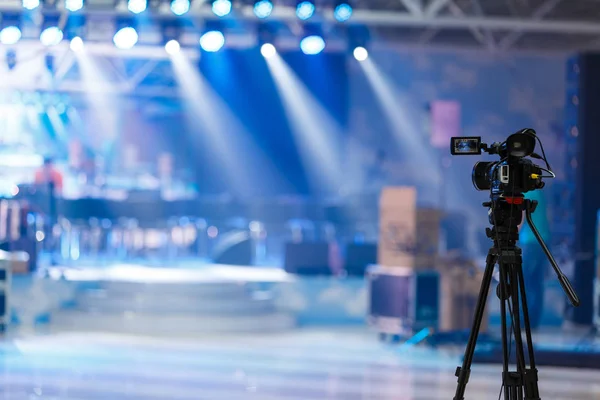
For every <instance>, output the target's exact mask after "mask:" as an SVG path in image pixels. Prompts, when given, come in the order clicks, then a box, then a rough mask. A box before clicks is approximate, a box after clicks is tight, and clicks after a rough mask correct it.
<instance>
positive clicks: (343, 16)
mask: <svg viewBox="0 0 600 400" xmlns="http://www.w3.org/2000/svg"><path fill="white" fill-rule="evenodd" d="M333 16H334V17H335V19H337V20H338V21H339V22H345V21H348V20H349V19H350V17H351V16H352V6H351V5H350V4H348V3H346V2H341V3H338V5H337V6H336V7H335V9H334V10H333Z"/></svg>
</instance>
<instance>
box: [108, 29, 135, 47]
mask: <svg viewBox="0 0 600 400" xmlns="http://www.w3.org/2000/svg"><path fill="white" fill-rule="evenodd" d="M137 41H138V34H137V32H136V30H135V29H134V28H132V27H131V26H127V27H125V28H121V29H119V30H118V31H117V33H115V36H114V37H113V42H114V44H115V46H116V47H117V48H118V49H123V50H127V49H131V48H132V47H133V46H135V44H136V43H137Z"/></svg>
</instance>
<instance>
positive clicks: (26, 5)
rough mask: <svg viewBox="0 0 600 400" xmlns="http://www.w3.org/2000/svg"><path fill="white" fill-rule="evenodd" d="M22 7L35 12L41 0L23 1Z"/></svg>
mask: <svg viewBox="0 0 600 400" xmlns="http://www.w3.org/2000/svg"><path fill="white" fill-rule="evenodd" d="M22 5H23V8H24V9H26V10H35V9H36V8H38V7H39V6H40V0H23V2H22Z"/></svg>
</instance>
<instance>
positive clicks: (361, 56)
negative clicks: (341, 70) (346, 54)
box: [353, 46, 369, 61]
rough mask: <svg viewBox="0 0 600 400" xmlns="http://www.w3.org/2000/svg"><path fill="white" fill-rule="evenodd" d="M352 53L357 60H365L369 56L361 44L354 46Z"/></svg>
mask: <svg viewBox="0 0 600 400" xmlns="http://www.w3.org/2000/svg"><path fill="white" fill-rule="evenodd" d="M353 54H354V58H356V59H357V60H358V61H365V60H366V59H367V58H369V52H368V51H367V49H365V48H364V47H361V46H359V47H357V48H355V49H354V52H353Z"/></svg>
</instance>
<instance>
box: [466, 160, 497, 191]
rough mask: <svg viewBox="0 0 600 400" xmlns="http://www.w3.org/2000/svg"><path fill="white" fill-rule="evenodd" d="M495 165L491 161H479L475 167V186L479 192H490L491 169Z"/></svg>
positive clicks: (473, 176)
mask: <svg viewBox="0 0 600 400" xmlns="http://www.w3.org/2000/svg"><path fill="white" fill-rule="evenodd" d="M492 164H493V162H491V161H479V162H478V163H476V164H475V166H474V167H473V174H472V176H471V178H472V180H473V186H475V189H477V190H489V189H490V188H491V187H492V179H491V175H490V173H491V171H490V167H491V165H492Z"/></svg>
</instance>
